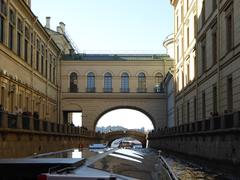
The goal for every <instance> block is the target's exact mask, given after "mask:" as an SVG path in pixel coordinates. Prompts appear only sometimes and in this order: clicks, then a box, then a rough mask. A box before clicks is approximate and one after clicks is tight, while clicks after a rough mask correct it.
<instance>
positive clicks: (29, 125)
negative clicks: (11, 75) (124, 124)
mask: <svg viewBox="0 0 240 180" xmlns="http://www.w3.org/2000/svg"><path fill="white" fill-rule="evenodd" d="M4 130H8V131H9V130H24V131H31V132H33V133H34V132H35V133H37V132H38V133H39V132H41V133H49V134H60V135H71V136H89V137H99V138H100V137H101V136H102V134H101V133H98V132H94V131H89V130H88V129H87V128H85V127H76V126H74V125H73V124H59V123H56V122H51V121H49V120H46V119H45V120H43V119H40V118H39V116H37V115H32V114H31V113H28V112H23V113H15V114H13V113H8V112H7V111H3V110H0V131H4Z"/></svg>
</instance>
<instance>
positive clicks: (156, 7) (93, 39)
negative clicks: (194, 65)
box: [32, 0, 173, 53]
mask: <svg viewBox="0 0 240 180" xmlns="http://www.w3.org/2000/svg"><path fill="white" fill-rule="evenodd" d="M32 10H33V12H34V13H35V15H36V16H38V17H39V20H40V22H42V24H43V25H45V17H46V16H50V17H51V28H52V29H56V26H57V25H58V23H59V22H60V21H62V22H64V23H65V24H66V30H67V32H68V33H69V34H70V36H71V38H72V39H73V40H74V42H75V44H77V46H78V48H79V49H80V51H81V52H86V53H95V52H100V53H114V52H115V53H121V52H122V53H165V49H164V47H163V46H162V42H163V41H164V39H165V38H166V36H167V35H169V34H171V33H172V32H173V8H172V6H171V5H170V1H169V0H67V1H63V0H32Z"/></svg>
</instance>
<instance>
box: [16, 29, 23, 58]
mask: <svg viewBox="0 0 240 180" xmlns="http://www.w3.org/2000/svg"><path fill="white" fill-rule="evenodd" d="M21 41H22V35H21V33H20V32H18V33H17V55H18V56H20V57H21V43H22V42H21Z"/></svg>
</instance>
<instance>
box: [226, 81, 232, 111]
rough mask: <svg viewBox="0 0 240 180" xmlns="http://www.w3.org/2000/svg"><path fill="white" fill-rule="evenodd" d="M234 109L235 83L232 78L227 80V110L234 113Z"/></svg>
mask: <svg viewBox="0 0 240 180" xmlns="http://www.w3.org/2000/svg"><path fill="white" fill-rule="evenodd" d="M232 109H233V83H232V76H229V77H228V79H227V110H228V111H232Z"/></svg>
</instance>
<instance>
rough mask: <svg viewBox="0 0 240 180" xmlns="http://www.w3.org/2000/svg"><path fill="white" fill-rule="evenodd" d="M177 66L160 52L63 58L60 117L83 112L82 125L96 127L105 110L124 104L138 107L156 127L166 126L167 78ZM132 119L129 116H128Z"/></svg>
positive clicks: (66, 120)
mask: <svg viewBox="0 0 240 180" xmlns="http://www.w3.org/2000/svg"><path fill="white" fill-rule="evenodd" d="M173 66H174V61H173V60H172V59H171V58H170V57H169V56H168V55H161V54H157V55H156V54H138V55H134V54H128V55H122V54H95V55H90V54H83V55H81V54H77V55H74V54H72V55H65V56H64V57H63V59H62V61H61V82H62V84H61V102H60V105H61V110H60V112H61V115H60V117H61V121H62V122H69V121H68V119H69V118H68V117H69V116H68V114H69V113H71V112H82V125H83V126H85V127H86V128H87V129H89V130H95V128H96V124H97V122H98V121H99V119H100V118H101V117H102V116H103V115H104V114H106V113H108V112H110V111H112V110H115V109H121V108H128V109H134V110H138V111H140V112H142V113H144V114H145V115H147V116H148V117H149V119H150V120H151V122H152V124H153V126H154V128H155V129H158V128H164V127H166V126H167V118H166V117H167V115H166V114H167V106H166V104H167V95H166V93H165V91H164V88H163V84H164V78H165V76H166V74H167V73H168V71H169V70H171V69H172V67H173ZM128 121H130V120H128Z"/></svg>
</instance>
